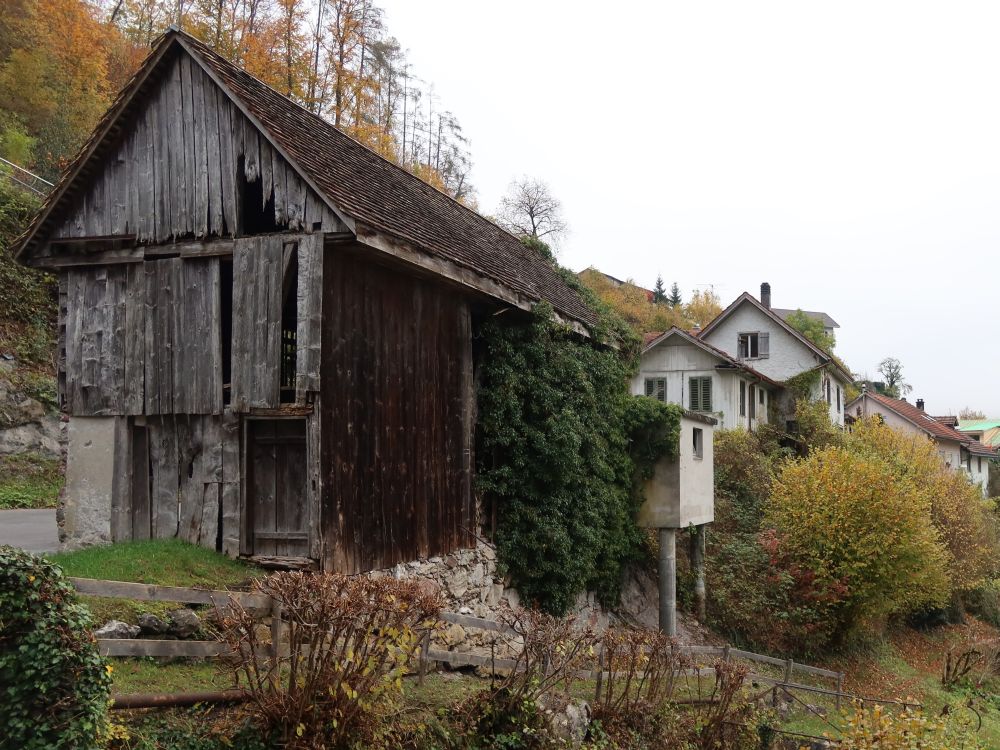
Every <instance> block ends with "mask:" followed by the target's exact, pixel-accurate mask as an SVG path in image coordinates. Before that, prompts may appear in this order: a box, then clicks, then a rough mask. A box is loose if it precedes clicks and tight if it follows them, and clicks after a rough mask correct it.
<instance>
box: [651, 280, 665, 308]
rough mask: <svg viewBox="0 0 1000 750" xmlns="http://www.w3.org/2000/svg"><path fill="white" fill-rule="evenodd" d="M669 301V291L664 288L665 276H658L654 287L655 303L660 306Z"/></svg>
mask: <svg viewBox="0 0 1000 750" xmlns="http://www.w3.org/2000/svg"><path fill="white" fill-rule="evenodd" d="M666 300H667V289H666V287H664V286H663V276H661V275H660V274H656V286H654V287H653V302H655V303H656V304H660V303H661V302H666Z"/></svg>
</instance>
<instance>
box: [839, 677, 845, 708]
mask: <svg viewBox="0 0 1000 750" xmlns="http://www.w3.org/2000/svg"><path fill="white" fill-rule="evenodd" d="M843 692H844V673H843V672H838V673H837V710H838V711H840V694H841V693H843Z"/></svg>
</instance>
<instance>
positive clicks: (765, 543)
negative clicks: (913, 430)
mask: <svg viewBox="0 0 1000 750" xmlns="http://www.w3.org/2000/svg"><path fill="white" fill-rule="evenodd" d="M826 411H827V408H826V404H823V403H820V404H809V403H806V402H800V403H799V405H798V408H797V411H796V420H797V423H798V425H799V433H798V434H797V435H796V439H795V441H794V442H791V441H788V440H786V439H782V437H781V436H780V434H779V433H777V432H776V431H775V430H774V429H773V428H764V429H761V430H758V431H757V433H755V434H749V433H746V432H741V431H733V432H721V433H719V434H717V435H716V447H715V461H716V492H717V504H716V528H715V529H714V533H713V534H710V535H709V542H710V545H711V550H710V559H712V560H713V565H711V566H709V569H708V575H709V585H708V590H709V595H710V600H709V609H710V614H711V616H712V618H713V620H714V621H715V623H716V624H717V626H719V627H720V628H721V629H722V630H723V631H724V632H726V633H727V634H729V635H730V636H731V637H734V638H735V639H737V640H739V641H741V642H743V643H746V644H748V645H752V646H755V647H758V648H761V649H765V650H768V651H771V652H777V653H786V654H795V653H813V654H815V653H818V652H821V651H822V650H823V649H824V647H825V646H827V645H830V644H843V643H845V642H846V641H848V640H850V639H852V638H854V637H856V636H858V635H866V634H872V633H875V634H878V633H881V632H884V629H885V627H886V625H887V624H889V623H890V622H891V621H892V620H893V619H895V618H903V617H908V616H909V617H913V616H919V617H920V618H922V619H923V620H924V621H932V620H933V619H934V617H929V613H935V612H939V611H943V610H944V609H945V608H947V607H949V606H951V605H954V603H955V602H961V600H962V599H963V598H966V599H968V601H969V603H970V604H974V605H978V606H981V607H982V608H983V609H984V610H990V609H991V607H993V605H994V603H996V601H997V598H996V596H995V595H993V594H992V589H991V588H990V581H991V580H992V579H993V578H994V577H995V576H996V569H997V562H996V550H997V549H998V542H997V518H996V514H995V510H994V504H993V502H992V501H984V500H983V499H982V497H981V495H980V491H979V489H978V488H977V487H975V486H974V485H972V484H971V483H970V482H969V480H968V479H967V478H966V477H965V476H964V475H963V474H962V473H961V472H956V471H952V470H950V469H949V468H947V467H946V466H945V465H944V464H943V462H942V461H941V460H940V458H939V457H938V455H937V452H936V449H935V447H934V445H933V443H932V442H931V441H929V440H928V439H927V438H925V437H922V436H914V435H908V434H902V433H897V432H894V431H893V430H891V429H889V428H888V427H886V426H884V425H882V424H877V423H874V422H872V423H858V424H856V425H855V426H854V428H853V431H852V432H851V433H843V432H841V431H839V430H837V429H835V428H834V427H833V426H832V425H831V424H830V423H829V419H828V417H827V416H826ZM791 444H794V445H795V446H796V449H795V450H794V451H793V450H790V449H789V448H786V447H782V446H783V445H791ZM997 613H998V614H1000V609H998V610H997ZM935 617H936V615H935Z"/></svg>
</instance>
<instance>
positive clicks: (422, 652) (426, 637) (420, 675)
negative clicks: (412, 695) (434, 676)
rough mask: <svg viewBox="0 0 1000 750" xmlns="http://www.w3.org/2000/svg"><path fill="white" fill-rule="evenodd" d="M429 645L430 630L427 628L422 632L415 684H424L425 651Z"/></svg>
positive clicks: (425, 669) (428, 648)
mask: <svg viewBox="0 0 1000 750" xmlns="http://www.w3.org/2000/svg"><path fill="white" fill-rule="evenodd" d="M430 647H431V631H430V630H428V631H427V632H425V633H424V637H423V639H422V640H421V643H420V663H419V666H418V667H417V670H418V671H417V684H418V685H421V686H422V685H423V684H424V675H426V674H427V652H428V651H429V650H430Z"/></svg>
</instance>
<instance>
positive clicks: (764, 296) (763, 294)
mask: <svg viewBox="0 0 1000 750" xmlns="http://www.w3.org/2000/svg"><path fill="white" fill-rule="evenodd" d="M760 304H762V305H763V306H764V307H766V308H767V309H768V310H770V309H771V285H770V284H768V283H767V282H766V281H765V282H764V283H763V284H761V285H760Z"/></svg>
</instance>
